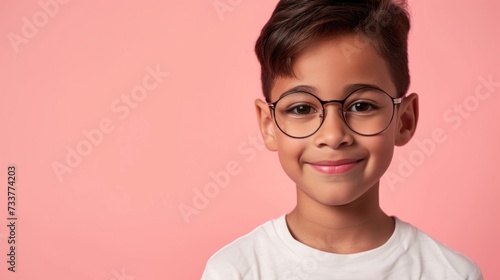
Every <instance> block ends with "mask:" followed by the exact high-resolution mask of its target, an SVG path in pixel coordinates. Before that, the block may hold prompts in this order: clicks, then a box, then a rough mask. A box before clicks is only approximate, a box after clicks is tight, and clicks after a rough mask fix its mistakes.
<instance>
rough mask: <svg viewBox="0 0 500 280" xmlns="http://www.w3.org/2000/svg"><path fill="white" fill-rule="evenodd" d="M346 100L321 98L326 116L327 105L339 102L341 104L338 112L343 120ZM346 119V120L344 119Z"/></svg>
mask: <svg viewBox="0 0 500 280" xmlns="http://www.w3.org/2000/svg"><path fill="white" fill-rule="evenodd" d="M344 102H345V100H324V101H323V100H321V106H322V107H323V114H324V117H326V115H327V110H326V105H329V104H331V103H337V104H338V105H339V107H338V110H337V112H338V113H339V115H340V117H341V118H342V120H344ZM344 121H345V120H344Z"/></svg>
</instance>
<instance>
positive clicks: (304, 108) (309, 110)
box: [286, 104, 317, 115]
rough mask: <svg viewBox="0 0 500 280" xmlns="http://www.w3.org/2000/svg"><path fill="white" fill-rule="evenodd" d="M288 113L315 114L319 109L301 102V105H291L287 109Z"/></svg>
mask: <svg viewBox="0 0 500 280" xmlns="http://www.w3.org/2000/svg"><path fill="white" fill-rule="evenodd" d="M286 112H287V113H288V114H293V115H309V114H314V113H316V112H317V110H316V109H315V108H314V107H312V106H310V105H307V104H300V105H295V106H293V107H290V108H288V109H287V110H286Z"/></svg>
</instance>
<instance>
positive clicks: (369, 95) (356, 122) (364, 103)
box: [343, 88, 394, 135]
mask: <svg viewBox="0 0 500 280" xmlns="http://www.w3.org/2000/svg"><path fill="white" fill-rule="evenodd" d="M393 110H394V105H393V102H392V98H391V97H389V96H388V95H387V94H386V93H384V92H382V91H379V90H376V89H371V88H369V89H361V90H358V91H355V92H353V93H352V94H351V95H349V97H348V98H347V100H346V101H345V103H344V108H343V111H344V114H345V121H346V123H347V125H348V126H349V127H350V128H351V129H352V130H353V131H355V132H357V133H359V134H363V135H374V134H377V133H380V132H382V131H383V130H385V129H386V128H387V126H389V124H390V122H391V120H392V114H393Z"/></svg>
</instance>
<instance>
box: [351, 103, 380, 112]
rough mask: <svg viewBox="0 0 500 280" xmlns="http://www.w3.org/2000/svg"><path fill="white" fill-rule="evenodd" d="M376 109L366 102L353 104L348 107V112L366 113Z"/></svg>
mask: <svg viewBox="0 0 500 280" xmlns="http://www.w3.org/2000/svg"><path fill="white" fill-rule="evenodd" d="M375 109H377V108H376V107H375V106H374V105H372V104H370V103H368V102H362V101H359V102H355V103H354V104H352V105H351V107H349V109H348V111H350V112H368V111H373V110H375Z"/></svg>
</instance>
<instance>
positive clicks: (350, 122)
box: [202, 0, 482, 280]
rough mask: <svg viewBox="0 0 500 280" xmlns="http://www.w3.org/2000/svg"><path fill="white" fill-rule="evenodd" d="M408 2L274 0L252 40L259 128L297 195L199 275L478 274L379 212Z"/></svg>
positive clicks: (393, 142) (414, 112)
mask: <svg viewBox="0 0 500 280" xmlns="http://www.w3.org/2000/svg"><path fill="white" fill-rule="evenodd" d="M409 28H410V23H409V18H408V14H407V12H406V10H405V3H395V2H393V1H391V0H364V1H334V0H316V1H312V0H309V1H307V0H281V1H280V2H279V3H278V5H277V7H276V9H275V11H274V12H273V14H272V16H271V18H270V20H269V22H268V23H267V24H266V25H265V26H264V28H263V30H262V32H261V34H260V37H259V38H258V40H257V43H256V47H255V51H256V54H257V57H258V59H259V62H260V64H261V71H262V73H261V79H262V89H263V92H264V96H265V99H266V102H264V101H261V100H256V102H255V105H256V110H257V117H258V122H259V125H260V130H261V133H262V136H263V139H264V142H265V144H266V147H267V148H268V149H269V150H271V151H276V152H277V153H278V157H279V159H280V162H281V165H282V167H283V169H284V171H285V172H286V173H287V175H288V176H289V177H290V178H291V179H292V180H293V181H294V183H295V185H296V189H297V206H296V207H295V208H294V209H293V210H292V211H291V212H290V213H289V214H287V215H283V216H281V217H280V218H278V219H275V220H272V221H269V222H267V223H265V224H263V225H261V226H259V227H257V228H256V229H255V230H253V231H252V232H250V233H249V234H247V235H245V236H243V237H241V238H239V239H237V240H236V241H234V242H233V243H231V244H229V245H227V246H225V247H224V248H222V249H221V250H220V251H219V252H217V253H216V254H215V255H214V256H212V257H211V258H210V260H209V261H208V263H207V266H206V268H205V272H204V274H203V276H202V278H203V279H206V280H208V279H211V280H215V279H265V280H267V279H396V280H401V279H482V276H481V272H480V270H479V269H478V267H477V266H476V265H475V264H474V263H473V262H472V261H470V260H469V259H467V258H466V257H464V256H462V255H460V254H459V253H456V252H454V251H452V250H451V249H449V248H447V247H445V246H444V245H443V244H441V243H439V242H437V241H435V240H433V239H432V238H430V237H429V236H427V235H426V234H424V233H423V232H421V231H419V230H418V229H417V228H415V227H413V226H411V225H410V224H408V223H405V222H403V221H401V220H399V219H398V218H397V217H391V216H388V215H387V214H385V213H384V212H383V211H382V210H381V208H380V206H379V197H378V191H379V181H380V178H381V177H382V175H383V174H384V172H385V171H386V170H387V168H388V167H389V164H390V162H391V159H392V155H393V151H394V146H402V145H405V144H406V143H408V141H409V140H410V139H411V138H412V136H413V134H414V132H415V129H416V125H417V120H418V98H417V95H416V94H415V93H412V94H410V95H406V92H407V90H408V87H409V82H410V77H409V70H408V58H407V37H408V31H409Z"/></svg>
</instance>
